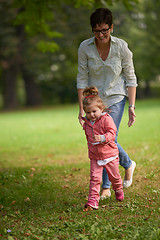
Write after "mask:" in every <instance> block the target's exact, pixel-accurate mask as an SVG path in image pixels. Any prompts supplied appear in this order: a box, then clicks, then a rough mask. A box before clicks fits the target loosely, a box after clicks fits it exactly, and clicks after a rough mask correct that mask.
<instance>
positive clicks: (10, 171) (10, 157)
mask: <svg viewBox="0 0 160 240" xmlns="http://www.w3.org/2000/svg"><path fill="white" fill-rule="evenodd" d="M136 115H137V117H136V123H135V124H134V125H133V126H132V127H131V128H128V127H127V121H128V114H127V106H126V110H125V113H124V116H123V119H122V123H121V128H120V132H119V142H120V143H121V145H122V146H123V147H124V149H126V151H127V152H128V154H129V155H130V157H131V159H133V160H135V161H136V163H137V167H136V170H135V174H134V181H133V185H132V186H131V187H130V188H128V189H125V190H124V192H125V199H124V201H123V202H117V201H116V200H115V196H114V192H113V191H112V195H111V198H110V199H106V200H104V201H100V207H99V209H98V210H95V211H89V212H84V211H83V207H84V204H85V203H86V199H87V195H88V189H89V159H88V156H87V145H86V139H85V136H84V132H83V130H82V128H81V126H80V125H79V123H78V119H77V116H78V105H68V106H59V107H55V108H45V109H36V110H32V109H31V110H27V111H17V112H8V113H3V112H1V114H0V239H8V240H13V239H15V240H23V239H33V240H34V239H41V240H43V239H44V240H45V239H53V240H58V239H64V240H67V239H69V240H70V239H72V240H76V239H79V240H80V239H82V240H87V239H88V240H89V239H91V240H109V239H114V240H116V239H123V240H133V239H138V240H140V239H141V240H144V239H147V240H153V239H154V240H158V239H160V99H153V100H144V101H137V107H136ZM120 173H121V176H122V178H123V177H124V169H123V168H122V167H121V166H120Z"/></svg>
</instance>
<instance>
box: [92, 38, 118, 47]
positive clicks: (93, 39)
mask: <svg viewBox="0 0 160 240" xmlns="http://www.w3.org/2000/svg"><path fill="white" fill-rule="evenodd" d="M111 42H116V41H115V38H114V37H112V36H111ZM90 44H95V37H92V38H90V39H89V41H88V45H90Z"/></svg>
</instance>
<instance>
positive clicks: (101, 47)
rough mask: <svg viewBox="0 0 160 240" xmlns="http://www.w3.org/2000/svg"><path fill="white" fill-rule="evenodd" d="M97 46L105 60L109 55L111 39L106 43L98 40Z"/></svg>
mask: <svg viewBox="0 0 160 240" xmlns="http://www.w3.org/2000/svg"><path fill="white" fill-rule="evenodd" d="M96 46H97V50H98V53H99V55H100V57H101V59H102V60H103V61H105V60H106V59H107V57H108V54H109V50H110V40H109V41H108V42H106V43H100V42H98V41H97V40H96Z"/></svg>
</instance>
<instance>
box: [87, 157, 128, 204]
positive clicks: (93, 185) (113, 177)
mask: <svg viewBox="0 0 160 240" xmlns="http://www.w3.org/2000/svg"><path fill="white" fill-rule="evenodd" d="M103 167H105V168H106V171H107V173H108V177H109V180H110V182H111V183H112V188H113V190H119V189H122V188H123V186H122V179H121V176H120V174H119V157H117V158H116V159H115V160H113V161H111V162H109V163H107V164H106V165H105V166H98V164H97V161H96V160H90V187H89V196H88V200H89V199H95V200H97V201H98V202H99V199H100V196H99V192H100V184H101V181H102V171H103Z"/></svg>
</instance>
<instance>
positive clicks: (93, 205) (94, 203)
mask: <svg viewBox="0 0 160 240" xmlns="http://www.w3.org/2000/svg"><path fill="white" fill-rule="evenodd" d="M87 206H89V207H91V208H93V209H98V202H97V200H95V199H90V200H88V202H87V203H86V204H85V206H84V207H85V208H87Z"/></svg>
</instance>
